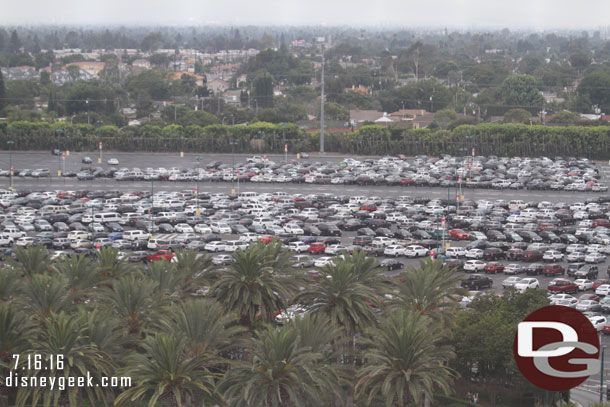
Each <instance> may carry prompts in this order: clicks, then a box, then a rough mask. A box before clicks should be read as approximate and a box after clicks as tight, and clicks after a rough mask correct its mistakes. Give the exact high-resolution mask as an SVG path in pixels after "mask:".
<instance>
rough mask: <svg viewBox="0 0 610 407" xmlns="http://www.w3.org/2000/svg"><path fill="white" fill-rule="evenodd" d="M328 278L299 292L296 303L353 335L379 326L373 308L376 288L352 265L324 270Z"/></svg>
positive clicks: (339, 264)
mask: <svg viewBox="0 0 610 407" xmlns="http://www.w3.org/2000/svg"><path fill="white" fill-rule="evenodd" d="M324 274H325V277H326V278H319V279H317V280H316V281H315V282H314V283H313V284H311V286H310V287H309V289H308V290H306V291H303V292H301V293H299V294H298V295H297V296H296V298H295V300H294V301H295V302H296V303H298V304H303V305H305V306H306V307H308V309H309V311H310V312H312V313H314V314H315V313H322V314H325V315H327V316H328V317H329V318H330V320H331V321H332V322H334V323H336V324H337V325H338V326H339V327H342V328H343V329H344V330H345V332H347V333H348V334H349V335H350V336H352V335H354V334H355V333H356V332H357V331H358V330H359V329H360V328H364V327H366V326H369V325H372V324H374V323H375V311H374V309H373V307H372V305H375V304H376V303H377V298H376V295H375V294H376V293H375V291H374V289H373V288H371V287H370V286H368V285H367V284H363V283H362V282H361V277H362V276H361V275H360V274H357V273H355V272H354V267H353V265H352V264H350V263H349V262H338V263H337V265H335V266H327V267H325V268H324Z"/></svg>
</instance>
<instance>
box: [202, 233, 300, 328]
mask: <svg viewBox="0 0 610 407" xmlns="http://www.w3.org/2000/svg"><path fill="white" fill-rule="evenodd" d="M289 257H290V254H289V253H287V252H284V251H281V244H280V243H269V244H268V245H265V244H262V243H259V244H257V245H252V246H250V247H249V248H248V250H246V251H241V250H240V251H237V252H235V253H234V254H233V258H234V259H235V262H234V263H232V264H231V265H230V266H229V269H228V270H227V271H225V272H224V273H222V274H221V276H220V278H219V279H218V281H217V282H216V284H215V285H214V287H213V290H212V291H213V293H214V296H215V297H216V299H217V300H218V301H219V302H220V303H221V304H222V305H223V306H224V307H225V308H226V309H227V310H230V311H232V312H235V313H236V314H237V315H238V316H239V319H240V323H241V324H242V325H243V326H245V327H246V328H248V330H250V331H252V330H253V328H254V323H255V322H256V320H257V318H261V320H262V321H265V322H269V321H271V320H272V319H273V318H274V312H276V311H281V310H284V309H286V306H287V304H288V300H289V299H290V298H292V295H293V294H294V293H295V291H296V288H297V287H296V283H297V281H298V280H297V279H296V278H295V273H294V269H293V268H292V264H291V263H290V261H289Z"/></svg>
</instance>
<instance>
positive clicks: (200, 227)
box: [193, 223, 212, 235]
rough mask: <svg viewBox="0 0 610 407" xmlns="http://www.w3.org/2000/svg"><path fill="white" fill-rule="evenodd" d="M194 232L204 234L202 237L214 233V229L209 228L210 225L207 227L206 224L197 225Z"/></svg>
mask: <svg viewBox="0 0 610 407" xmlns="http://www.w3.org/2000/svg"><path fill="white" fill-rule="evenodd" d="M193 230H194V231H195V232H196V233H199V234H202V235H206V234H209V233H212V228H211V227H209V226H208V225H206V224H205V223H198V224H196V225H195V227H194V228H193Z"/></svg>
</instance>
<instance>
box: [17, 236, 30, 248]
mask: <svg viewBox="0 0 610 407" xmlns="http://www.w3.org/2000/svg"><path fill="white" fill-rule="evenodd" d="M15 244H16V245H17V246H22V247H23V246H30V245H32V244H34V238H33V237H28V236H24V237H20V238H19V239H17V241H16V242H15Z"/></svg>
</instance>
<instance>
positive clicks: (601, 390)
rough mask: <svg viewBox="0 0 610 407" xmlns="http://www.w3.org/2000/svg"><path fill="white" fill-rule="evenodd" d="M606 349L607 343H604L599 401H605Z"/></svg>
mask: <svg viewBox="0 0 610 407" xmlns="http://www.w3.org/2000/svg"><path fill="white" fill-rule="evenodd" d="M605 350H606V345H602V354H601V365H602V366H601V372H600V378H599V403H600V404H601V403H603V402H604V353H605Z"/></svg>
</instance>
